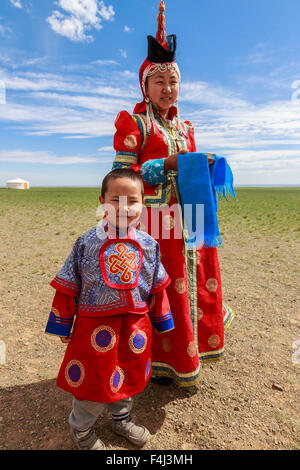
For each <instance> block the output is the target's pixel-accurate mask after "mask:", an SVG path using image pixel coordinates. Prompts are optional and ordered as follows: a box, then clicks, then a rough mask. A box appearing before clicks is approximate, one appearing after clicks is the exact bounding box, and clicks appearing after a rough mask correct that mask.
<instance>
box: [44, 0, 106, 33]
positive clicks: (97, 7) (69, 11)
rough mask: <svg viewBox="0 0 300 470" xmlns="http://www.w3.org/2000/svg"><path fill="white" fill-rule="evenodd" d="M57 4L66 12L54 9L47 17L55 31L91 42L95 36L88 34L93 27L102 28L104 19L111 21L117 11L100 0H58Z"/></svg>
mask: <svg viewBox="0 0 300 470" xmlns="http://www.w3.org/2000/svg"><path fill="white" fill-rule="evenodd" d="M57 6H58V7H60V8H61V9H62V10H63V11H64V12H63V13H62V12H61V11H59V10H54V11H53V12H52V15H51V16H49V17H48V18H47V20H46V21H47V22H48V23H49V24H50V26H51V28H52V29H53V31H55V32H56V33H57V34H60V35H61V36H65V37H67V38H68V39H71V40H72V41H80V42H84V41H87V42H90V41H93V40H94V38H93V36H92V35H90V34H87V31H90V30H91V29H93V28H94V29H96V30H98V31H99V30H100V29H102V27H103V26H102V20H106V21H111V20H113V18H114V15H115V12H114V9H113V6H112V5H109V6H108V7H107V6H106V5H105V4H104V2H103V1H100V2H99V1H98V0H58V1H57Z"/></svg>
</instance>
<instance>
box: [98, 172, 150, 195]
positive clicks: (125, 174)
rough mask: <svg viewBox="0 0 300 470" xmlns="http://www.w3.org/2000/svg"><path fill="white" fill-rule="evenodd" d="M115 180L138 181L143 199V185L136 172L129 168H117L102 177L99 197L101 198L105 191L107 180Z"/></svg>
mask: <svg viewBox="0 0 300 470" xmlns="http://www.w3.org/2000/svg"><path fill="white" fill-rule="evenodd" d="M117 178H129V179H131V180H133V181H138V182H139V183H140V185H141V192H142V197H144V183H143V180H142V177H141V176H140V175H139V174H138V173H137V172H136V171H134V170H131V169H130V168H117V169H115V170H112V171H110V172H109V173H107V175H106V176H105V177H104V179H103V181H102V186H101V196H102V197H103V198H104V196H105V193H106V191H107V186H108V182H109V180H115V179H117Z"/></svg>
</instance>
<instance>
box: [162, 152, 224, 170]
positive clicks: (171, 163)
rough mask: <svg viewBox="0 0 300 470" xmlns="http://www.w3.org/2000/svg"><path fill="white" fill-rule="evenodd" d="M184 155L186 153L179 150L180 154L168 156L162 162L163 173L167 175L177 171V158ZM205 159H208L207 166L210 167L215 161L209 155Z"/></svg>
mask: <svg viewBox="0 0 300 470" xmlns="http://www.w3.org/2000/svg"><path fill="white" fill-rule="evenodd" d="M184 153H187V152H186V150H180V152H177V153H174V154H173V155H170V156H169V157H167V158H165V160H164V169H165V173H167V172H168V171H170V170H174V171H178V167H177V156H178V155H182V154H184ZM207 158H208V164H209V165H212V164H213V163H214V161H215V159H214V156H213V155H212V154H211V153H210V154H208V155H207Z"/></svg>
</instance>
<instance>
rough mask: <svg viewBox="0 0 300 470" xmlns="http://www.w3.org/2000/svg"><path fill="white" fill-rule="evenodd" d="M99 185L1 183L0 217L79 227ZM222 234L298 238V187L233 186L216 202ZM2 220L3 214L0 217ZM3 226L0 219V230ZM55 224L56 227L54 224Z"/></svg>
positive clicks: (92, 216) (92, 209) (93, 206)
mask: <svg viewBox="0 0 300 470" xmlns="http://www.w3.org/2000/svg"><path fill="white" fill-rule="evenodd" d="M98 197H99V189H98V188H31V189H30V190H29V191H20V190H7V189H0V217H3V218H4V220H5V219H6V220H7V218H8V220H11V221H13V220H14V219H15V217H16V216H17V219H18V220H14V221H15V223H16V224H17V225H18V224H21V225H22V224H23V223H26V225H27V224H29V225H31V226H34V227H36V226H37V225H38V224H40V226H41V228H42V227H43V226H44V225H45V226H47V224H48V225H49V224H54V225H55V223H57V224H59V225H60V229H63V228H67V227H66V226H68V228H69V229H70V228H71V226H72V225H73V229H74V230H73V231H75V232H76V233H78V228H79V226H80V227H82V229H83V230H85V229H88V228H89V227H90V226H93V225H94V224H95V223H96V221H97V215H96V210H97V207H98V205H99V202H98ZM218 206H219V207H218V219H219V227H220V232H221V234H224V233H226V234H230V233H231V232H232V231H234V232H235V233H237V232H243V233H244V232H248V233H250V234H251V233H256V234H257V236H258V235H262V236H264V235H268V236H272V235H280V236H282V237H284V238H285V239H287V238H291V239H293V238H296V237H297V238H299V235H300V188H237V189H236V198H229V199H228V202H227V201H225V200H224V198H222V199H221V200H219V204H218ZM2 220H3V219H2ZM3 229H4V226H3V225H2V230H3ZM57 229H58V228H57Z"/></svg>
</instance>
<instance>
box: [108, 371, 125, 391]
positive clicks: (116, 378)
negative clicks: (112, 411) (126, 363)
mask: <svg viewBox="0 0 300 470" xmlns="http://www.w3.org/2000/svg"><path fill="white" fill-rule="evenodd" d="M123 382H124V372H123V370H122V369H121V367H116V368H115V370H114V372H113V374H112V376H111V378H110V388H111V390H112V392H113V393H117V392H118V391H119V390H120V388H121V387H122V385H123Z"/></svg>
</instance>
